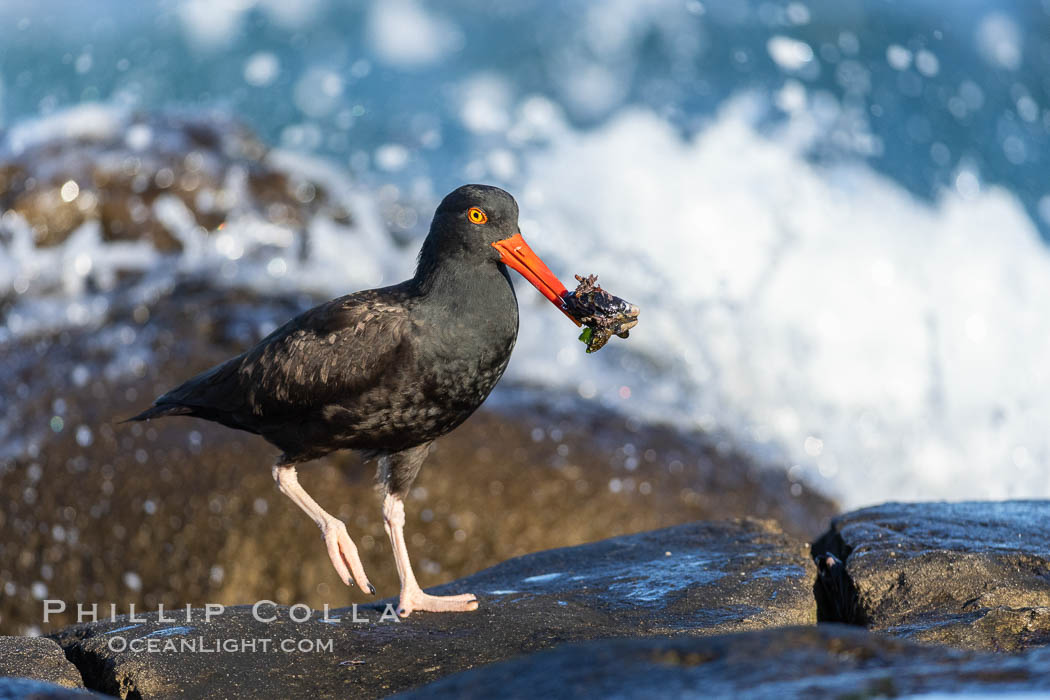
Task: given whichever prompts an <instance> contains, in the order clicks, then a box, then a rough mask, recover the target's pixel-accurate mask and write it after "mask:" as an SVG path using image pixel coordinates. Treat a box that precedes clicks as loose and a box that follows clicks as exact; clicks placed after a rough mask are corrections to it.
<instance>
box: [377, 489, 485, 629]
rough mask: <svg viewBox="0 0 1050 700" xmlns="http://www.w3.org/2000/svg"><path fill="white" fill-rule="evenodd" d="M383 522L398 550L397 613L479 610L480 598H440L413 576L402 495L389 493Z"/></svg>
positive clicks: (396, 555) (468, 595)
mask: <svg viewBox="0 0 1050 700" xmlns="http://www.w3.org/2000/svg"><path fill="white" fill-rule="evenodd" d="M383 523H384V525H385V526H386V534H387V535H388V536H389V537H390V545H391V547H393V549H394V561H395V563H396V564H397V575H398V576H400V577H401V601H400V602H399V603H398V606H397V614H398V615H400V616H401V617H408V616H409V615H411V614H412V613H413V612H415V611H416V610H425V611H427V612H466V611H469V610H477V609H478V599H477V598H475V597H474V596H473V594H471V593H465V594H463V595H450V596H436V595H429V594H427V593H424V592H423V589H422V588H420V587H419V584H418V583H416V576H415V574H414V573H412V564H411V562H409V560H408V547H406V546H405V503H404V501H402V500H401V497H400V496H395V495H394V494H387V497H386V500H384V501H383Z"/></svg>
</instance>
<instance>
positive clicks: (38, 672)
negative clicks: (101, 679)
mask: <svg viewBox="0 0 1050 700" xmlns="http://www.w3.org/2000/svg"><path fill="white" fill-rule="evenodd" d="M11 676H13V677H17V678H27V679H31V680H36V681H45V682H47V683H54V684H56V685H59V686H63V687H66V688H83V687H84V682H83V680H81V678H80V671H78V670H77V667H76V666H74V665H73V664H71V663H69V661H68V660H66V655H65V654H64V653H63V652H62V648H61V647H60V646H58V644H56V643H55V642H54V641H53V640H51V639H46V638H43V637H0V677H11ZM2 693H3V691H2V686H0V697H3V694H2Z"/></svg>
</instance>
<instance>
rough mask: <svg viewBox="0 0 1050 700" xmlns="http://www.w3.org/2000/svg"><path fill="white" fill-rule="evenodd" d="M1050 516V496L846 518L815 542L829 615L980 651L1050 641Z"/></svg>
mask: <svg viewBox="0 0 1050 700" xmlns="http://www.w3.org/2000/svg"><path fill="white" fill-rule="evenodd" d="M1048 519H1050V502H1048V501H1007V502H970V503H907V504H901V503H888V504H884V505H880V506H875V507H873V508H866V509H864V510H859V511H855V512H852V513H847V514H846V515H842V516H839V517H837V518H835V519H834V520H833V521H832V527H831V530H830V531H829V532H828V533H827V534H825V535H824V536H823V537H822V538H821V539H820V540H819V541H818V542H817V543H816V544H815V545H814V547H813V552H814V555H815V557H816V559H817V562H818V566H819V567H820V569H821V578H820V580H821V581H822V583H823V585H822V586H818V588H820V589H822V590H820V591H818V593H819V594H820V595H823V596H824V598H823V601H824V604H823V605H822V616H825V617H826V619H838V620H841V621H844V622H851V623H855V624H863V625H867V626H869V627H871V628H872V629H877V630H884V631H887V632H889V633H891V634H896V635H900V636H902V637H907V638H910V639H915V640H919V641H924V642H938V643H943V644H951V645H953V646H958V647H964V648H972V649H989V650H1001V651H1014V650H1018V649H1024V648H1027V647H1030V646H1038V645H1046V644H1050V530H1047V528H1046V525H1045V524H1046V522H1047V521H1048ZM828 553H830V554H831V555H832V556H833V557H834V558H835V559H836V560H838V561H840V562H841V563H840V564H838V565H836V564H835V563H834V562H831V561H830V560H829V559H828Z"/></svg>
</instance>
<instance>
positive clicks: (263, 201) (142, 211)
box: [0, 110, 351, 252]
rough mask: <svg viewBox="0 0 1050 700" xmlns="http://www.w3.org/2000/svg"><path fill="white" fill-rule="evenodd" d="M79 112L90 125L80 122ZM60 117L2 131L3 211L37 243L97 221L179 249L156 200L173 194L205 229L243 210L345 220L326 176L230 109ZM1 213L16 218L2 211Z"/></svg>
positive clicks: (111, 237)
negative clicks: (299, 163) (277, 152)
mask: <svg viewBox="0 0 1050 700" xmlns="http://www.w3.org/2000/svg"><path fill="white" fill-rule="evenodd" d="M78 116H83V120H84V121H86V122H87V123H88V124H89V125H90V126H85V125H83V124H77V123H76V122H77V118H78ZM56 119H59V118H56ZM64 119H66V120H67V122H68V125H67V127H66V128H60V127H61V122H59V123H58V126H59V128H50V129H49V128H47V127H46V126H41V127H39V129H40V132H41V133H39V134H36V135H33V136H31V137H28V138H25V139H23V138H20V137H19V132H16V131H13V132H12V134H11V135H9V136H8V138H7V139H3V140H0V214H5V213H7V212H10V213H11V214H13V215H17V216H18V217H19V218H20V219H21V220H23V221H24V222H25V223H26V224H27V225H28V226H29V227H30V229H31V230H32V233H33V242H34V243H35V244H36V245H37V246H38V247H50V246H55V245H59V244H61V243H63V242H64V241H65V240H66V239H67V238H68V237H69V236H70V234H72V233H73V231H74V230H76V229H77V228H78V227H79V226H80V225H81V224H83V223H85V222H88V221H95V222H98V224H99V226H100V228H101V238H102V240H103V241H125V240H144V241H147V242H149V243H150V244H151V245H152V246H153V247H154V248H156V249H157V250H160V251H163V252H172V251H179V250H181V249H182V246H183V241H182V240H181V239H180V236H179V231H178V230H176V228H177V227H175V226H173V223H172V216H171V215H170V214H169V215H168V216H165V215H164V214H162V212H161V210H160V209H158V208H157V206H156V205H158V203H160V201H161V200H162V198H164V197H171V198H174V199H175V200H177V201H178V202H179V203H180V205H181V207H182V210H183V211H185V212H187V213H188V216H189V217H190V218H191V219H192V221H193V223H194V224H196V225H197V226H200V227H201V229H202V230H205V231H213V230H215V229H216V228H217V227H219V225H220V224H222V223H223V222H224V221H226V219H227V218H228V217H230V216H231V215H233V214H243V213H244V212H257V213H258V214H259V215H260V216H261V217H262V218H263V219H265V220H268V221H269V222H270V223H273V224H276V225H279V226H285V227H288V228H290V229H292V230H301V229H302V228H303V227H304V226H305V225H306V223H307V222H308V221H309V219H310V218H311V217H312V216H313V215H314V214H316V213H318V212H323V213H324V214H325V215H326V216H327V217H328V218H330V219H332V220H335V221H337V222H341V223H343V224H348V223H349V222H350V218H351V217H350V213H349V212H348V211H347V209H346V207H345V206H344V205H343V204H342V203H340V202H338V201H336V199H334V198H333V197H331V196H330V194H329V192H328V190H327V188H326V187H325V184H324V183H322V182H321V181H320V180H318V179H316V178H311V177H308V176H306V175H305V174H302V173H294V172H291V171H290V170H289V169H288V168H286V167H284V166H283V165H282V164H280V163H278V162H275V160H274V159H273V158H272V157H271V154H270V151H269V149H267V148H266V147H265V146H264V145H263V144H262V142H261V141H259V140H258V139H257V138H256V137H255V136H254V135H253V134H252V133H251V132H250V131H249V130H248V129H247V128H246V127H244V126H243V125H242V124H240V123H238V122H236V121H235V120H233V119H230V118H228V117H225V116H222V115H219V114H175V113H165V114H130V113H122V112H119V111H118V110H100V111H98V112H97V113H91V114H84V115H78V113H76V112H72V113H70V114H68V115H66V116H65V117H64ZM69 183H71V184H69ZM64 188H65V189H64ZM3 221H4V222H5V226H11V225H13V223H12V221H13V220H12V219H10V218H9V217H7V218H4V219H3ZM0 234H2V231H0ZM3 237H4V236H3V235H0V241H2V240H3Z"/></svg>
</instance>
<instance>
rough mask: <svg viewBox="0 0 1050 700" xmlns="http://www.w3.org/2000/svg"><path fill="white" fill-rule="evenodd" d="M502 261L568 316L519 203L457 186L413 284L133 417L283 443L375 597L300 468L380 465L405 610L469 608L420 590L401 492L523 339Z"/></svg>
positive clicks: (257, 352)
mask: <svg viewBox="0 0 1050 700" xmlns="http://www.w3.org/2000/svg"><path fill="white" fill-rule="evenodd" d="M507 265H509V266H510V267H512V268H514V269H515V270H517V271H518V272H520V273H521V274H522V275H523V276H524V277H525V278H526V279H527V280H528V281H529V282H531V283H532V284H533V285H535V287H536V288H537V289H539V290H540V292H541V293H542V294H543V295H544V296H545V297H547V298H548V299H549V300H551V301H552V302H553V303H554V304H555V305H556V306H557V307H558V308H559V309H562V310H563V311H565V306H564V303H563V301H562V300H563V298H564V297H565V296H566V294H567V292H566V289H565V286H564V285H563V284H562V283H561V282H559V281H558V279H557V278H556V277H555V276H554V274H553V273H551V271H550V270H549V269H548V268H547V266H546V265H544V264H543V262H542V261H541V260H540V259H539V258H538V257H537V256H536V254H535V253H533V252H532V250H531V249H530V248H529V247H528V246H527V245H526V244H525V241H524V239H522V237H521V233H520V231H519V230H518V205H517V202H515V201H514V198H513V197H511V196H510V195H509V194H508V193H506V192H504V191H503V190H501V189H499V188H496V187H489V186H485V185H465V186H463V187H460V188H459V189H457V190H456V191H454V192H452V193H451V194H449V195H448V196H447V197H445V199H444V200H443V201H442V202H441V205H440V206H438V209H437V212H436V213H435V214H434V220H433V222H432V223H431V225H430V233H429V234H428V235H427V238H426V240H425V241H424V243H423V248H422V250H421V251H420V253H419V263H418V266H417V268H416V274H415V276H414V277H413V278H412V279H410V280H408V281H406V282H402V283H401V284H397V285H394V286H392V287H384V288H382V289H373V290H368V291H363V292H357V293H356V294H351V295H349V296H345V297H341V298H339V299H335V300H333V301H330V302H328V303H326V304H322V305H320V306H318V307H316V308H313V309H310V310H309V311H307V312H305V313H303V314H301V315H299V316H296V317H295V318H293V319H292V320H291V321H289V322H288V323H286V324H284V325H283V326H281V327H280V328H278V329H277V330H276V331H274V332H273V333H271V334H270V335H269V336H267V337H266V338H264V339H263V340H262V341H261V342H260V343H259V344H258V345H256V346H255V347H254V348H252V349H251V350H249V351H247V352H246V353H244V354H242V355H238V356H237V357H234V358H232V359H230V360H227V361H226V362H224V363H222V364H221V365H218V366H217V367H213V368H212V369H210V370H208V371H206V372H204V373H202V374H199V375H197V376H196V377H194V378H193V379H190V380H189V381H187V382H186V383H185V384H182V385H181V386H178V387H176V388H175V389H172V390H171V391H169V392H168V393H166V394H164V395H163V396H161V397H160V398H159V399H157V401H156V402H155V404H154V406H153V407H152V408H149V409H147V410H146V411H143V412H142V413H141V414H139V415H137V416H135V417H134V418H132V419H131V420H146V419H149V418H158V417H161V416H177V415H184V416H195V417H198V418H204V419H207V420H211V421H215V422H218V423H222V424H223V425H226V426H229V427H231V428H236V429H238V430H246V431H248V432H251V433H256V434H258V435H261V436H263V437H264V438H265V439H266V440H268V441H269V442H271V443H272V444H274V445H276V446H277V447H278V448H280V449H281V450H282V451H283V454H282V455H281V456H280V458H279V459H278V460H277V463H276V465H275V466H274V467H273V477H274V479H275V480H276V481H277V486H278V488H279V489H280V490H281V493H283V494H285V495H286V496H288V497H289V498H291V499H292V501H294V502H295V504H296V505H298V506H299V507H300V508H302V509H303V510H304V511H305V512H306V514H307V515H309V516H310V517H311V518H313V520H314V522H315V523H317V525H318V527H320V528H321V532H322V533H323V534H324V541H325V544H326V545H327V547H328V556H329V557H331V559H332V564H333V565H334V566H335V570H336V572H338V574H339V577H340V578H341V579H342V580H343V583H345V584H347V585H350V581H351V578H352V579H353V580H354V581H356V582H357V585H358V586H360V587H361V589H362V590H368V591H371V592H372V593H373V594H374V593H375V589H374V588H373V587H372V585H371V584H370V583H369V582H368V577H367V576H366V575H365V572H364V568H363V567H362V565H361V559H360V557H359V556H358V553H357V547H356V546H355V545H354V543H353V541H352V540H351V539H350V536H349V535H348V534H347V531H346V526H345V525H344V524H343V523H342V522H341V521H340V520H337V519H336V518H334V517H333V516H332V515H330V514H329V513H327V512H326V511H325V510H324V509H323V508H321V506H319V505H318V504H317V502H316V501H315V500H314V499H313V498H311V497H310V495H309V494H308V493H306V491H305V490H304V489H303V487H302V486H300V485H299V481H298V480H297V478H296V472H295V465H297V464H299V463H301V462H306V461H309V460H312V459H315V458H317V457H321V456H323V455H326V454H328V453H329V452H333V451H335V450H341V449H354V450H359V451H361V452H363V453H364V454H365V455H366V456H368V457H376V458H378V460H379V479H380V481H381V482H382V485H383V486H384V488H385V491H386V498H385V500H384V502H383V519H384V521H385V524H386V531H387V535H388V536H389V537H390V543H391V545H392V547H393V550H394V558H395V561H396V563H397V572H398V575H399V576H400V578H401V599H400V603H399V606H398V612H399V614H401V615H402V616H407V615H409V614H411V613H412V612H413V611H415V610H428V611H434V612H440V611H462V610H474V609H476V608H477V605H478V603H477V599H476V598H475V597H474V596H473V595H470V594H465V595H455V596H432V595H428V594H426V593H424V592H423V591H422V589H421V588H420V587H419V584H418V583H417V582H416V578H415V576H414V575H413V573H412V566H411V564H410V563H409V558H408V550H407V548H406V546H405V536H404V525H405V506H404V497H405V494H406V493H407V492H408V490H409V487H410V486H411V484H412V481H413V480H414V479H415V478H416V475H417V474H418V473H419V469H420V467H421V466H422V464H423V461H424V459H426V456H427V452H428V450H429V448H430V444H431V442H433V440H434V439H435V438H438V437H440V436H442V435H444V434H446V433H448V432H449V431H450V430H452V429H453V428H455V427H456V426H458V425H459V424H460V423H462V422H463V421H464V420H466V419H467V417H468V416H470V414H472V413H473V412H474V411H475V410H476V409H477V408H478V406H480V405H481V403H482V402H483V401H484V400H485V398H486V397H487V396H488V395H489V392H490V391H492V388H493V387H494V386H495V385H496V382H498V381H499V379H500V377H501V376H502V375H503V371H504V370H505V369H506V367H507V362H508V361H509V359H510V353H511V350H512V349H513V347H514V341H515V339H516V338H517V334H518V303H517V298H516V297H515V295H514V287H513V286H512V284H511V280H510V276H509V274H508V273H507V268H506V266H507ZM634 314H635V316H636V315H637V310H634ZM570 318H571V316H570ZM631 325H633V323H629V324H628V326H627V327H629V326H631Z"/></svg>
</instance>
